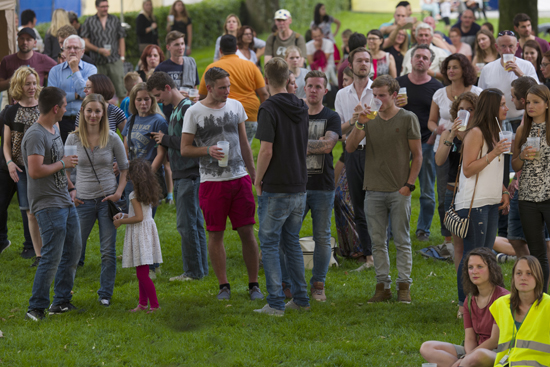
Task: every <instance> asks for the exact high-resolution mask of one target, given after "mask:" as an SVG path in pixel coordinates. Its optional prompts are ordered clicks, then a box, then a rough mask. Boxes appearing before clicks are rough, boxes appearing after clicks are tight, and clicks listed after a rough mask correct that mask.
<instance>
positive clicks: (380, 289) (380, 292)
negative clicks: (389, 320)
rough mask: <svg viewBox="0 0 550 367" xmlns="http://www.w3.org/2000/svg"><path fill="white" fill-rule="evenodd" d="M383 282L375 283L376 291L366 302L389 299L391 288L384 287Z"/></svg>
mask: <svg viewBox="0 0 550 367" xmlns="http://www.w3.org/2000/svg"><path fill="white" fill-rule="evenodd" d="M384 286H385V284H384V283H378V284H376V291H375V292H374V296H373V297H372V298H371V299H369V300H368V301H367V303H375V302H384V301H387V300H390V299H391V296H392V294H391V289H389V288H388V289H384Z"/></svg>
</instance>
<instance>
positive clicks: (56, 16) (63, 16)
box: [44, 9, 71, 60]
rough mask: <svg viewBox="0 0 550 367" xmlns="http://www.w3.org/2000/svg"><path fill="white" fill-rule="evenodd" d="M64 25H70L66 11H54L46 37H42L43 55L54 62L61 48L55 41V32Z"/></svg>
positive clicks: (57, 41)
mask: <svg viewBox="0 0 550 367" xmlns="http://www.w3.org/2000/svg"><path fill="white" fill-rule="evenodd" d="M66 25H71V23H70V22H69V14H68V13H67V11H66V10H65V9H55V10H54V12H53V14H52V22H51V24H50V28H49V29H48V31H47V32H46V37H44V54H45V55H48V56H49V57H51V58H52V59H54V60H57V57H58V56H59V53H60V52H61V46H60V45H59V40H58V39H57V31H58V30H59V28H61V27H63V26H66Z"/></svg>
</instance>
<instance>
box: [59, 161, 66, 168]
mask: <svg viewBox="0 0 550 367" xmlns="http://www.w3.org/2000/svg"><path fill="white" fill-rule="evenodd" d="M60 162H61V164H62V165H63V168H61V169H62V170H64V169H65V162H63V159H62V160H60Z"/></svg>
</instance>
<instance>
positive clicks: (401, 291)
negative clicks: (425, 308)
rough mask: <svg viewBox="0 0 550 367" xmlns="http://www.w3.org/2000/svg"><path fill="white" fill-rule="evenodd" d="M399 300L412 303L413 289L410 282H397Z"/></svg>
mask: <svg viewBox="0 0 550 367" xmlns="http://www.w3.org/2000/svg"><path fill="white" fill-rule="evenodd" d="M397 289H398V291H397V301H398V302H401V303H406V304H409V303H411V291H410V290H409V283H398V284H397Z"/></svg>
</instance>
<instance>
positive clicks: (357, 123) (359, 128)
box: [355, 121, 365, 130]
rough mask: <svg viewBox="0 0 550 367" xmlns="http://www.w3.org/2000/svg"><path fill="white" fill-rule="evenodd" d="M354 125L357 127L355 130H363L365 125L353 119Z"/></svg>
mask: <svg viewBox="0 0 550 367" xmlns="http://www.w3.org/2000/svg"><path fill="white" fill-rule="evenodd" d="M358 125H361V126H362V127H359V126H358ZM355 127H356V128H357V130H365V125H364V124H360V123H359V121H355Z"/></svg>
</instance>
